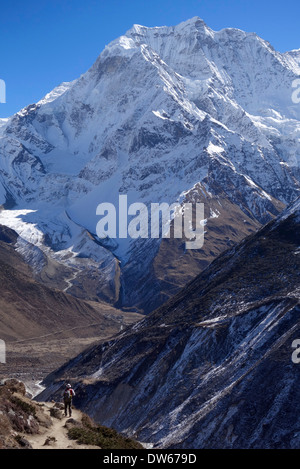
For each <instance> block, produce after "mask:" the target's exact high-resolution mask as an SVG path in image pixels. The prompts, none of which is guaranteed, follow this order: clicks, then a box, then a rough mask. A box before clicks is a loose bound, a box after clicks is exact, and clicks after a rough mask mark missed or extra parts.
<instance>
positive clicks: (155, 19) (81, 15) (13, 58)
mask: <svg viewBox="0 0 300 469" xmlns="http://www.w3.org/2000/svg"><path fill="white" fill-rule="evenodd" d="M193 16H200V18H202V19H203V20H204V21H205V22H206V23H207V24H208V26H210V27H211V28H212V29H214V30H219V29H222V28H225V27H235V28H240V29H243V30H245V31H254V32H256V33H257V34H259V35H260V36H261V37H263V38H264V39H266V40H268V41H269V42H271V44H272V45H273V46H274V47H275V49H277V50H279V51H281V52H285V51H287V50H291V49H299V48H300V34H299V21H300V2H299V0H284V1H282V0H281V1H277V0H273V1H269V0H152V1H139V0H133V1H131V0H97V1H96V0H85V1H82V0H81V1H79V0H72V1H67V0H60V1H59V0H39V1H37V0H26V1H24V0H11V1H4V0H0V41H1V42H0V44H1V49H0V51H1V61H0V79H3V80H5V82H6V103H5V104H3V103H0V117H8V116H10V115H11V114H13V113H14V112H17V111H18V110H20V109H21V108H22V107H24V106H26V105H28V104H31V103H34V102H36V101H38V100H39V99H41V98H42V97H43V96H44V95H45V94H46V93H47V92H49V91H51V90H52V89H53V88H54V87H55V86H57V85H58V84H59V83H61V82H62V81H70V80H73V79H75V78H77V77H79V76H80V75H81V74H82V73H84V72H85V71H86V70H87V69H88V68H89V67H90V66H91V65H92V64H93V63H94V61H95V60H96V58H97V56H98V55H99V54H100V52H101V51H102V50H103V48H104V47H105V45H106V44H108V43H109V42H110V41H112V40H113V39H115V38H117V37H118V36H120V35H122V34H124V33H125V32H126V31H127V30H128V29H129V28H130V27H131V26H132V25H133V24H134V23H137V24H143V25H146V26H162V25H168V26H171V25H175V24H178V23H180V22H181V21H185V20H187V19H188V18H192V17H193Z"/></svg>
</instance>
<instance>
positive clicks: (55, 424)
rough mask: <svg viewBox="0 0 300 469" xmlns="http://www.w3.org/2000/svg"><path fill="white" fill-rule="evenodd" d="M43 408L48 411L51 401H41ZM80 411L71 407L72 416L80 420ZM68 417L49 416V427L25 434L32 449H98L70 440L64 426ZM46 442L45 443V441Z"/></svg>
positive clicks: (97, 447)
mask: <svg viewBox="0 0 300 469" xmlns="http://www.w3.org/2000/svg"><path fill="white" fill-rule="evenodd" d="M41 404H43V409H44V412H45V413H48V412H49V413H50V409H51V408H52V407H53V403H51V402H43V403H41ZM81 416H82V414H81V412H80V411H79V410H77V409H74V408H73V411H72V418H73V419H74V420H77V421H81ZM68 419H69V417H63V418H62V419H61V420H60V419H58V418H55V417H51V420H52V425H51V426H50V427H49V428H45V427H41V428H40V433H39V434H37V435H30V436H28V435H27V436H26V439H27V440H28V441H29V443H30V444H31V446H32V448H33V449H100V448H99V446H92V445H79V444H77V443H76V441H74V440H70V439H69V438H68V435H67V432H68V430H67V428H66V427H65V424H66V421H67V420H68ZM46 440H48V442H49V443H48V444H46V445H45V441H46Z"/></svg>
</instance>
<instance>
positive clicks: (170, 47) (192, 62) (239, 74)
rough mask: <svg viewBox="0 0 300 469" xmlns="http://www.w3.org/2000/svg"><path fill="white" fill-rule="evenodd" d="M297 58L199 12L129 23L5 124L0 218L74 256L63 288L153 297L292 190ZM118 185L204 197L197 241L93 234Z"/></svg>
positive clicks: (144, 300) (140, 192)
mask: <svg viewBox="0 0 300 469" xmlns="http://www.w3.org/2000/svg"><path fill="white" fill-rule="evenodd" d="M297 57H298V55H297V54H296V53H295V52H294V53H293V52H291V53H286V54H281V53H279V52H276V51H275V50H274V49H273V48H272V46H271V45H270V44H269V43H267V42H266V41H264V40H263V39H261V38H259V37H258V36H257V35H256V34H253V33H245V32H243V31H240V30H237V29H224V30H222V31H218V32H216V31H213V30H211V29H210V28H209V27H208V26H207V25H205V24H204V22H203V21H202V20H200V19H199V18H197V17H196V18H192V19H191V20H189V21H186V22H184V23H181V24H180V25H177V26H175V27H159V28H146V27H143V26H139V25H135V26H133V28H132V29H130V30H129V31H128V32H127V33H126V34H125V35H124V36H121V37H120V38H118V39H116V40H115V41H113V42H112V43H111V44H109V45H108V46H107V47H106V48H105V49H104V51H103V52H102V53H101V54H100V56H99V57H98V59H97V61H96V62H95V64H94V65H93V66H92V67H91V69H90V70H88V71H87V72H86V73H85V74H83V75H82V76H81V77H80V78H78V79H77V80H74V81H73V82H71V83H63V84H61V85H60V86H58V87H57V88H56V89H55V90H53V91H52V92H51V93H49V94H48V95H47V96H46V97H45V98H44V99H42V100H41V101H40V102H38V103H37V104H32V105H30V106H28V107H26V108H24V109H23V110H21V111H20V112H19V113H17V114H16V115H14V116H12V117H11V118H10V119H8V120H7V121H3V122H2V123H1V126H0V157H1V158H0V203H2V204H4V206H5V208H6V209H7V210H4V211H3V212H2V213H1V217H0V221H1V223H2V224H6V225H8V226H10V227H12V228H14V229H16V230H17V231H18V233H19V234H20V235H21V236H22V237H24V239H25V241H32V232H34V233H35V235H34V240H33V241H34V244H35V245H36V246H37V247H38V248H39V249H41V250H42V251H43V253H44V254H46V255H47V256H48V257H50V258H51V259H55V260H56V261H58V262H59V263H60V264H62V265H63V266H64V267H68V268H69V269H70V275H69V276H68V278H69V279H71V283H70V284H69V283H68V282H67V283H65V284H64V287H65V288H66V287H67V286H68V288H69V290H68V291H69V293H73V294H74V295H77V296H80V295H81V291H82V288H84V289H85V292H86V295H87V296H88V297H89V298H90V299H96V298H98V297H100V298H102V299H105V300H108V301H110V302H115V301H117V302H118V304H122V305H129V306H133V305H135V306H138V307H139V308H141V309H142V310H144V311H149V310H151V309H153V307H155V306H157V305H158V304H160V303H161V302H162V301H163V300H165V299H167V298H168V297H169V296H170V295H171V294H173V293H174V292H175V291H178V288H179V287H180V286H182V285H184V283H186V281H188V280H190V279H191V278H192V277H193V276H194V275H195V274H197V273H199V272H200V271H201V270H202V269H203V267H205V266H206V265H207V264H208V263H209V262H210V261H211V260H212V259H213V258H215V257H216V255H217V254H219V253H220V252H222V251H223V250H224V248H226V247H228V246H229V245H230V243H232V242H236V241H240V240H241V239H242V238H243V237H244V236H246V235H248V234H250V233H251V232H253V231H255V230H256V229H257V228H258V227H259V226H260V225H261V224H264V223H265V222H267V221H269V220H270V219H271V218H272V217H274V216H275V215H276V214H278V213H279V212H280V211H281V210H282V209H283V208H284V206H285V204H287V203H289V202H291V201H292V200H293V199H295V197H296V196H297V194H298V193H299V135H300V124H299V120H300V111H299V109H300V108H299V106H298V105H297V104H295V103H293V101H292V92H293V89H292V83H293V80H294V79H295V78H297V77H298V76H299V74H300V68H299V61H298V59H297ZM119 193H121V194H127V196H128V203H132V202H137V201H138V202H143V203H145V204H146V205H147V206H149V204H150V203H153V202H167V203H169V204H171V203H175V202H179V203H180V202H182V201H184V200H186V199H188V198H191V197H192V198H193V200H194V201H198V202H204V203H205V210H206V211H205V220H206V223H207V226H206V228H207V230H206V231H207V232H206V237H205V246H204V248H203V250H201V251H199V250H197V251H194V252H189V253H187V252H186V251H185V249H184V246H182V244H183V243H182V242H181V240H180V241H178V242H175V244H174V243H172V242H171V241H170V242H169V241H164V242H161V239H154V240H153V239H146V240H140V239H138V240H134V239H131V238H130V237H129V238H128V239H121V238H118V239H113V240H110V242H109V243H107V242H103V240H99V239H97V236H96V234H95V233H96V224H97V221H98V220H99V217H97V216H96V207H97V205H98V204H99V203H101V202H111V203H114V204H115V205H116V207H117V208H118V195H119ZM13 207H14V208H15V210H8V209H12V208H13ZM20 210H21V211H20ZM28 231H30V234H29V233H28ZM29 238H30V239H29ZM141 241H142V242H141ZM27 247H28V246H27ZM25 251H26V249H25ZM172 253H173V254H172ZM178 256H179V257H180V258H181V266H182V268H181V274H180V275H178V276H176V275H174V274H173V273H174V269H176V263H177V259H178ZM162 259H164V262H162ZM99 266H100V267H99ZM141 266H142V267H141ZM191 266H192V267H191ZM72 278H73V279H72Z"/></svg>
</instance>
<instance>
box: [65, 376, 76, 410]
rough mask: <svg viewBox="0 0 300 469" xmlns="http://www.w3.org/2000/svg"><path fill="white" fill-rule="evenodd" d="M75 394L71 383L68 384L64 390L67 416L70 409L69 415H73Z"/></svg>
mask: <svg viewBox="0 0 300 469" xmlns="http://www.w3.org/2000/svg"><path fill="white" fill-rule="evenodd" d="M74 396H75V391H74V389H72V386H71V384H67V386H66V389H65V390H64V395H63V397H64V404H65V417H67V414H68V410H69V417H71V416H72V399H73V397H74Z"/></svg>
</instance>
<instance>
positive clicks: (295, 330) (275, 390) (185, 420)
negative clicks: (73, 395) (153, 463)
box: [37, 199, 300, 449]
mask: <svg viewBox="0 0 300 469" xmlns="http://www.w3.org/2000/svg"><path fill="white" fill-rule="evenodd" d="M299 228H300V199H298V200H297V201H296V202H295V203H294V204H293V205H291V206H290V207H289V208H288V209H287V210H286V211H284V212H283V214H282V215H281V216H280V217H278V218H277V219H276V220H274V221H271V222H269V223H268V224H267V225H266V226H265V227H263V228H262V229H261V230H260V231H259V232H258V233H256V234H254V235H251V236H250V237H247V238H246V239H245V240H243V241H242V242H241V243H239V244H238V245H237V246H235V247H233V248H231V249H229V250H228V251H226V252H225V253H223V254H222V255H221V256H219V257H218V258H217V259H216V260H215V261H214V262H212V264H211V265H210V266H209V267H208V268H207V269H205V270H204V271H203V272H202V273H201V274H200V275H199V276H198V277H197V278H196V279H194V280H193V281H192V282H190V283H189V284H188V285H187V286H186V287H185V288H183V289H182V290H181V291H180V292H179V293H178V294H177V295H175V296H174V297H173V298H172V299H171V300H169V301H168V302H167V303H166V304H165V305H163V306H162V307H161V308H159V309H157V310H156V311H154V312H153V313H151V314H150V315H148V316H147V317H146V318H144V319H143V320H142V321H140V322H139V323H137V324H135V325H133V326H131V327H129V328H128V329H126V330H125V331H124V332H123V333H120V334H119V335H118V336H117V337H116V338H115V339H113V340H111V341H108V342H106V343H103V344H102V345H99V346H95V347H92V348H90V349H88V350H87V351H85V352H84V353H82V354H81V355H79V356H78V357H77V358H76V359H75V360H73V361H70V362H68V363H67V364H65V365H64V366H63V367H62V368H61V369H59V370H58V371H56V372H55V373H53V374H51V375H49V376H48V377H47V379H46V381H45V383H44V384H45V385H46V386H47V388H46V389H45V390H44V391H43V393H42V394H41V395H39V396H38V397H37V399H45V398H47V399H48V398H49V397H51V396H55V395H56V393H57V392H58V390H60V389H61V382H62V380H63V379H64V378H67V379H70V378H72V379H73V382H74V385H75V386H76V390H77V396H78V400H79V406H80V408H82V409H84V410H85V411H86V412H88V413H89V414H90V415H91V416H93V417H94V418H95V419H96V420H98V421H99V422H101V423H103V424H105V425H108V426H113V427H115V428H116V429H118V430H122V431H125V432H126V433H127V434H128V435H134V436H135V437H136V438H137V439H138V440H139V441H144V442H147V443H148V444H150V443H152V444H153V445H154V446H155V447H160V448H185V449H187V448H297V447H299V445H300V433H299V412H300V403H299V399H298V390H299V386H300V375H299V366H300V365H299V364H297V363H295V362H294V361H293V360H292V352H293V348H292V344H293V341H294V340H295V339H299V337H300V326H299V314H300V304H299V298H300V296H299V295H300V275H299V272H300V250H299V248H300V235H299ZM59 392H60V391H59Z"/></svg>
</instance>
